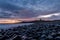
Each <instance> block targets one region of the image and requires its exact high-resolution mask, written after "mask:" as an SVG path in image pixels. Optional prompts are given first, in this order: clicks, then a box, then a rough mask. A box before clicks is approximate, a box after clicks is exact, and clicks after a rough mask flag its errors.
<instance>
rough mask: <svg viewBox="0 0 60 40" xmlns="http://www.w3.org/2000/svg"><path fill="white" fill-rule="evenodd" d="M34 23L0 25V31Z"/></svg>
mask: <svg viewBox="0 0 60 40" xmlns="http://www.w3.org/2000/svg"><path fill="white" fill-rule="evenodd" d="M30 24H33V23H19V24H0V29H9V28H13V27H18V26H23V25H30Z"/></svg>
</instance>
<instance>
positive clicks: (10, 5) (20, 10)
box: [0, 0, 60, 20]
mask: <svg viewBox="0 0 60 40" xmlns="http://www.w3.org/2000/svg"><path fill="white" fill-rule="evenodd" d="M0 18H20V19H22V18H42V19H54V20H56V19H57V20H59V19H60V0H0ZM27 20H28V19H27ZM32 20H33V19H32Z"/></svg>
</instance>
